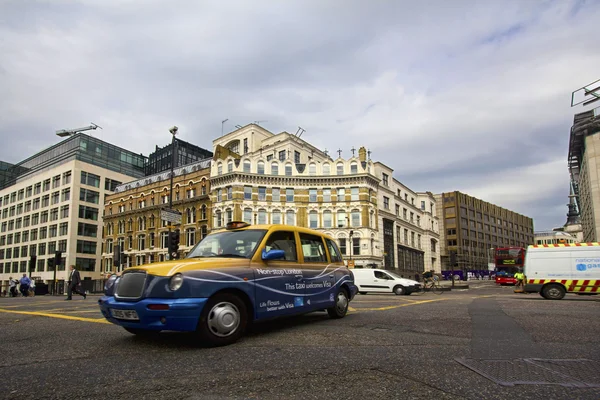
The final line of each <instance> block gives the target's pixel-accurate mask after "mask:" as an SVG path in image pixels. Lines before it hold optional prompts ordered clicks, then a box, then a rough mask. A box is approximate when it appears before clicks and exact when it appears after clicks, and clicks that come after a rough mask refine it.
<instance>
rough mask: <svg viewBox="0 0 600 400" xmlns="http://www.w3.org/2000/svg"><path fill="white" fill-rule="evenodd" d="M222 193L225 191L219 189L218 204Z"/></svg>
mask: <svg viewBox="0 0 600 400" xmlns="http://www.w3.org/2000/svg"><path fill="white" fill-rule="evenodd" d="M222 193H223V189H217V202H219V201H221V194H222Z"/></svg>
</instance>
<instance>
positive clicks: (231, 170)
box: [227, 160, 233, 172]
mask: <svg viewBox="0 0 600 400" xmlns="http://www.w3.org/2000/svg"><path fill="white" fill-rule="evenodd" d="M227 172H233V161H231V160H229V161H227Z"/></svg>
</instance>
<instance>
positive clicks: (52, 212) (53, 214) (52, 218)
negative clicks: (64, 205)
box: [50, 207, 58, 221]
mask: <svg viewBox="0 0 600 400" xmlns="http://www.w3.org/2000/svg"><path fill="white" fill-rule="evenodd" d="M57 219H58V207H56V208H53V209H52V210H50V221H56V220H57Z"/></svg>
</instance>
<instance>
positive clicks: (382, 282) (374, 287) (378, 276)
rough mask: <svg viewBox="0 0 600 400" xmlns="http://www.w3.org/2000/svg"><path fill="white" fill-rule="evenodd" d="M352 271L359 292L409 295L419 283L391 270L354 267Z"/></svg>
mask: <svg viewBox="0 0 600 400" xmlns="http://www.w3.org/2000/svg"><path fill="white" fill-rule="evenodd" d="M352 273H353V274H354V284H355V285H356V286H357V287H358V292H359V293H360V294H367V293H369V292H374V293H395V294H397V295H401V294H404V295H409V294H411V293H412V292H414V291H415V290H416V289H418V288H419V285H420V283H419V282H417V281H413V280H412V279H405V278H402V277H400V276H398V275H396V274H395V273H393V272H391V271H385V270H380V269H362V268H355V269H353V270H352Z"/></svg>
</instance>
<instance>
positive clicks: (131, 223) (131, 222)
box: [127, 218, 133, 231]
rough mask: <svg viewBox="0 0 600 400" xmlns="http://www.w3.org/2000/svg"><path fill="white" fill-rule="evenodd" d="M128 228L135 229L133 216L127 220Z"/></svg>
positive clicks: (129, 229)
mask: <svg viewBox="0 0 600 400" xmlns="http://www.w3.org/2000/svg"><path fill="white" fill-rule="evenodd" d="M127 230H128V231H132V230H133V220H132V219H131V218H129V221H127Z"/></svg>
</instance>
